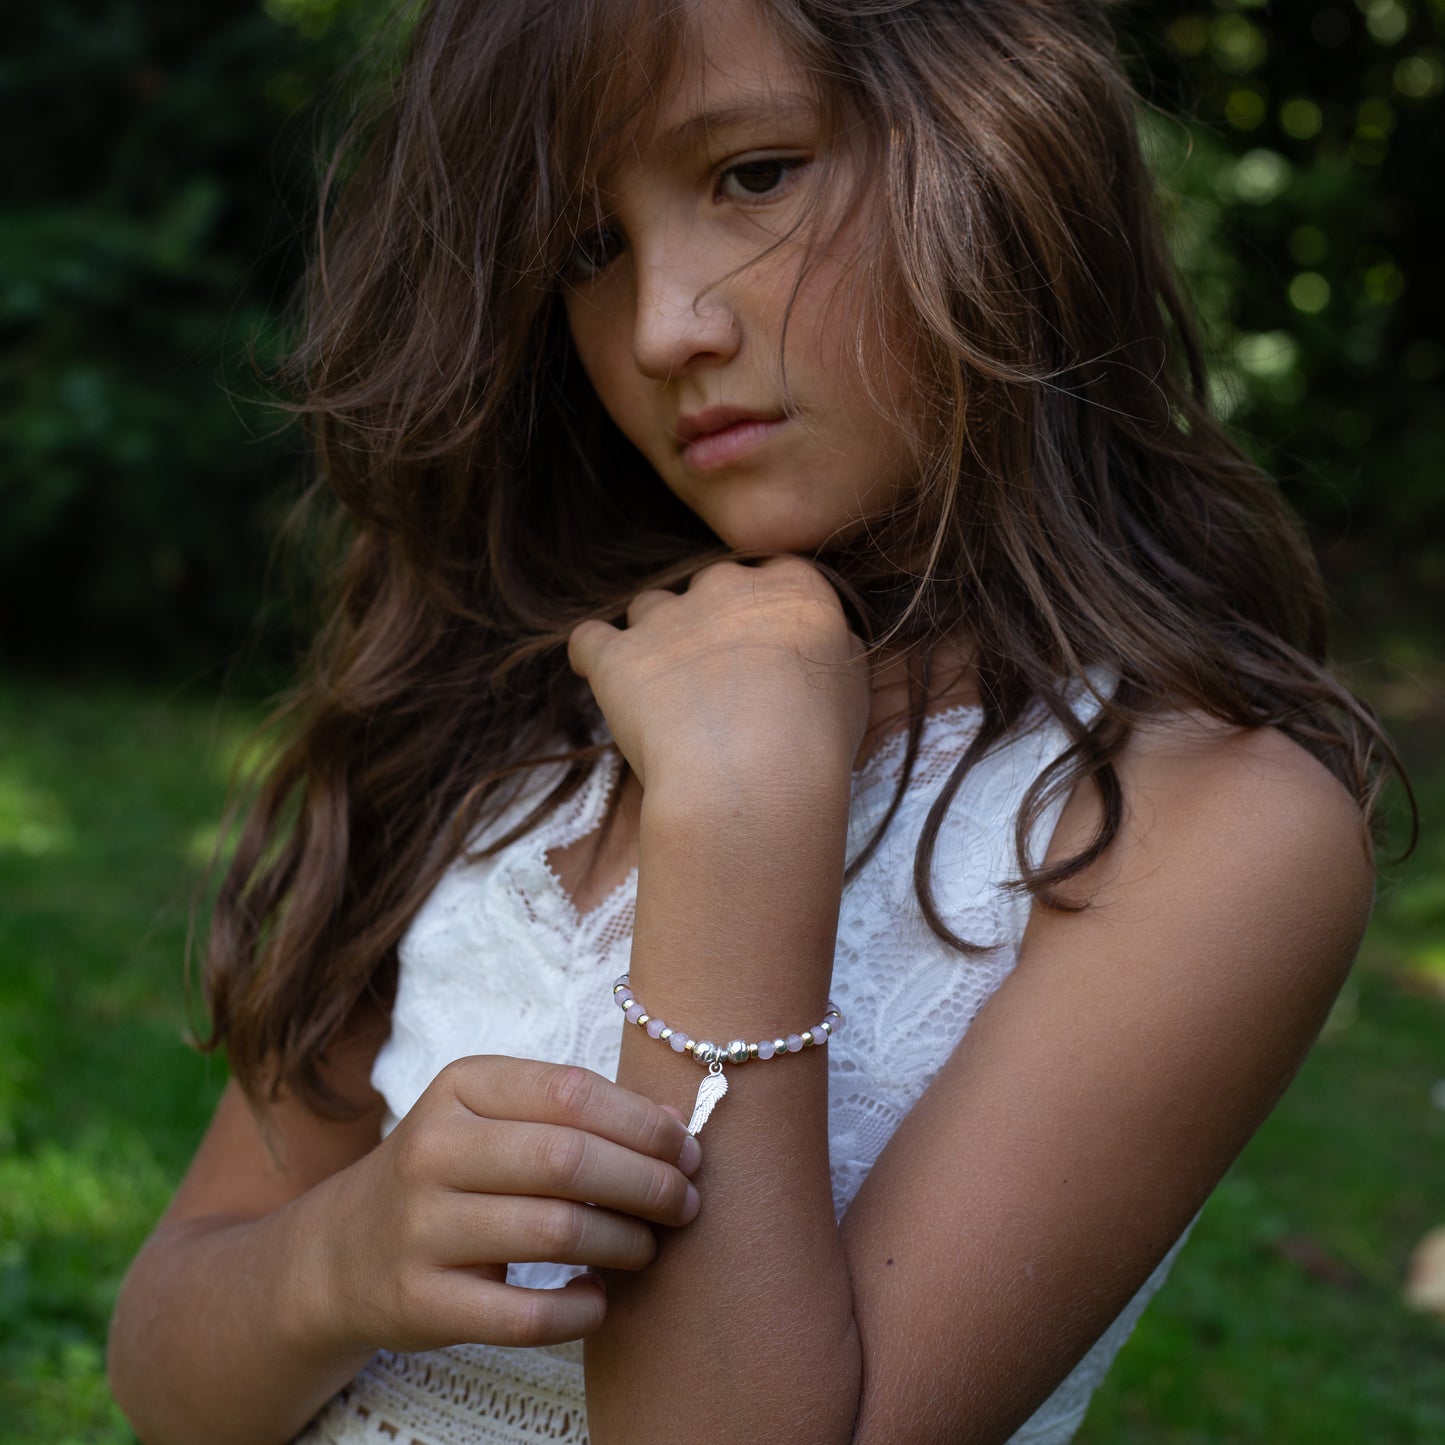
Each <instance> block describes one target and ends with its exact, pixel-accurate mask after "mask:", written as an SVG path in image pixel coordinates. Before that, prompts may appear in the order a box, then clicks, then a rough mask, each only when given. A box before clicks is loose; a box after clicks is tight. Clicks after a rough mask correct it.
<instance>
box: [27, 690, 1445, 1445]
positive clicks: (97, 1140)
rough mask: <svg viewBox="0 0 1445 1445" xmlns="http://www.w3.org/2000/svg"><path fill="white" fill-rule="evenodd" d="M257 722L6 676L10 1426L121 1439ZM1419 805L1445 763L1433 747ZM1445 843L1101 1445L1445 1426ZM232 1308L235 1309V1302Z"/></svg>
mask: <svg viewBox="0 0 1445 1445" xmlns="http://www.w3.org/2000/svg"><path fill="white" fill-rule="evenodd" d="M254 720H255V714H254V713H252V712H249V711H247V710H245V709H240V708H237V709H224V708H218V707H216V706H215V705H214V704H212V703H211V702H209V701H202V700H198V699H197V698H194V697H185V696H168V695H161V694H156V693H142V692H134V691H126V690H121V689H111V690H106V689H97V688H93V687H92V688H85V689H75V690H70V691H67V690H65V689H64V688H61V687H59V686H40V685H33V684H25V685H17V684H10V685H6V686H0V1441H4V1442H5V1445H82V1442H83V1445H122V1442H130V1441H131V1440H132V1438H133V1437H132V1436H131V1434H130V1432H129V1431H128V1429H127V1428H126V1426H125V1424H124V1422H123V1421H122V1419H121V1418H120V1415H119V1414H118V1412H117V1411H116V1410H115V1408H114V1406H113V1405H112V1404H111V1403H110V1401H109V1398H108V1396H107V1394H106V1389H105V1380H104V1366H103V1350H104V1338H105V1326H106V1320H107V1318H108V1316H109V1312H110V1308H111V1304H112V1302H113V1300H114V1297H115V1291H116V1289H117V1286H118V1284H119V1281H120V1277H121V1275H122V1273H123V1272H124V1269H125V1266H126V1264H127V1262H128V1260H129V1259H130V1257H131V1255H132V1254H133V1252H134V1251H135V1249H136V1247H137V1246H138V1245H139V1243H140V1241H141V1239H142V1238H143V1237H144V1235H145V1233H146V1231H147V1229H148V1228H149V1227H150V1225H151V1223H152V1222H153V1221H154V1219H155V1217H156V1216H157V1215H158V1214H159V1213H160V1211H161V1209H162V1208H163V1207H164V1205H165V1202H166V1200H167V1198H168V1197H169V1194H170V1191H171V1189H172V1188H173V1187H174V1184H175V1181H176V1180H177V1179H178V1178H179V1176H180V1173H181V1171H182V1170H183V1169H184V1167H185V1164H186V1161H187V1159H188V1158H189V1156H190V1153H191V1151H192V1149H193V1148H194V1146H195V1142H196V1140H197V1138H198V1137H199V1135H200V1132H201V1130H202V1128H203V1127H204V1123H205V1120H206V1118H207V1117H208V1115H209V1113H210V1110H211V1107H212V1105H213V1104H214V1101H215V1098H216V1095H217V1094H218V1093H219V1091H220V1087H221V1084H222V1081H223V1070H222V1068H221V1066H220V1065H219V1064H218V1063H217V1062H215V1061H214V1060H208V1059H205V1058H201V1057H200V1056H198V1055H196V1054H195V1053H193V1052H192V1051H191V1050H190V1049H188V1048H187V1046H186V1044H185V1041H184V1034H185V1029H186V1026H187V1016H186V1008H185V1001H184V993H183V988H182V980H181V958H182V955H183V952H184V947H185V937H186V928H187V920H188V914H189V908H190V902H191V896H192V893H193V890H194V888H195V886H196V881H197V877H198V869H197V859H198V858H203V857H204V856H205V855H206V852H207V851H208V848H209V840H210V838H211V837H212V836H213V829H214V825H215V820H216V817H217V815H218V812H219V808H220V803H221V799H222V796H223V793H224V788H225V778H226V774H227V770H228V768H229V766H230V760H231V758H232V757H233V756H234V755H235V750H236V748H237V747H238V745H239V743H240V741H241V739H242V738H243V737H244V735H245V732H246V730H247V729H248V727H249V726H250V725H251V723H252V722H253V721H254ZM1417 766H1418V770H1419V781H1420V782H1421V783H1422V784H1423V792H1424V803H1425V812H1426V817H1427V820H1428V819H1429V818H1431V817H1440V816H1441V815H1442V812H1445V760H1442V759H1434V760H1431V759H1427V758H1421V759H1418V760H1417ZM1442 880H1445V839H1442V838H1441V837H1440V836H1438V835H1435V834H1427V838H1426V843H1425V846H1424V847H1423V848H1422V850H1421V852H1420V853H1419V854H1418V855H1417V857H1416V858H1415V859H1414V860H1413V861H1412V862H1411V863H1410V864H1409V865H1407V866H1406V867H1405V868H1404V869H1402V870H1400V871H1399V872H1398V875H1397V876H1396V877H1395V879H1394V880H1393V881H1391V882H1390V883H1388V884H1387V885H1386V887H1385V889H1384V890H1383V899H1382V906H1381V908H1380V910H1379V914H1378V917H1377V919H1376V922H1375V924H1374V925H1373V927H1372V929H1371V933H1370V937H1369V939H1368V941H1367V944H1366V947H1365V950H1364V954H1363V956H1362V959H1361V963H1360V965H1359V967H1358V968H1357V970H1356V972H1355V975H1354V978H1353V980H1352V982H1351V984H1350V986H1349V989H1348V990H1347V992H1346V994H1345V996H1344V997H1343V999H1342V1001H1341V1004H1340V1006H1339V1007H1338V1008H1337V1009H1336V1011H1335V1015H1334V1018H1333V1019H1332V1021H1331V1025H1330V1027H1329V1029H1328V1030H1327V1031H1326V1035H1325V1037H1324V1038H1323V1039H1322V1040H1321V1042H1320V1044H1319V1046H1318V1047H1317V1048H1316V1050H1315V1052H1314V1054H1313V1055H1312V1056H1311V1058H1310V1060H1309V1062H1308V1063H1307V1065H1306V1066H1305V1069H1304V1070H1303V1072H1302V1073H1301V1075H1300V1077H1299V1079H1298V1080H1297V1082H1296V1084H1295V1086H1294V1088H1293V1089H1292V1090H1291V1091H1290V1093H1289V1095H1288V1096H1287V1097H1286V1099H1285V1100H1284V1102H1283V1103H1282V1105H1281V1106H1280V1108H1279V1109H1278V1110H1277V1111H1276V1113H1275V1114H1274V1116H1273V1117H1272V1118H1271V1119H1270V1121H1269V1123H1268V1124H1267V1125H1266V1126H1265V1128H1264V1129H1263V1130H1262V1131H1261V1133H1260V1134H1259V1136H1258V1137H1257V1138H1256V1139H1255V1141H1254V1142H1253V1143H1252V1144H1251V1145H1250V1147H1249V1148H1248V1150H1246V1152H1245V1154H1244V1155H1243V1157H1242V1158H1241V1159H1240V1161H1239V1163H1238V1165H1237V1166H1236V1168H1235V1169H1234V1170H1233V1172H1232V1173H1231V1174H1230V1175H1229V1177H1228V1178H1227V1179H1226V1180H1225V1182H1224V1184H1223V1185H1222V1186H1221V1187H1220V1189H1219V1190H1218V1191H1217V1193H1216V1194H1215V1196H1214V1197H1213V1199H1212V1200H1211V1201H1210V1203H1209V1205H1208V1206H1207V1207H1206V1209H1205V1212H1204V1215H1203V1217H1202V1219H1201V1220H1200V1222H1199V1224H1198V1226H1197V1227H1196V1229H1195V1232H1194V1237H1193V1239H1192V1240H1191V1242H1190V1244H1189V1245H1188V1247H1187V1248H1186V1250H1185V1252H1184V1254H1183V1255H1182V1256H1181V1258H1180V1261H1179V1263H1178V1266H1177V1267H1176V1269H1175V1271H1174V1275H1173V1278H1172V1279H1171V1280H1170V1282H1169V1284H1168V1286H1167V1287H1166V1288H1165V1289H1164V1291H1163V1293H1162V1294H1161V1295H1160V1296H1159V1298H1158V1299H1157V1300H1156V1301H1155V1302H1154V1304H1153V1305H1152V1306H1151V1307H1150V1310H1149V1312H1148V1313H1147V1314H1146V1315H1145V1318H1144V1321H1143V1323H1142V1324H1141V1325H1140V1327H1139V1329H1138V1330H1137V1331H1136V1333H1135V1335H1134V1338H1133V1339H1132V1340H1131V1341H1130V1343H1129V1345H1128V1346H1127V1347H1126V1349H1125V1351H1124V1353H1123V1355H1122V1356H1121V1358H1120V1361H1119V1363H1118V1365H1117V1366H1116V1368H1115V1372H1114V1374H1113V1375H1112V1376H1111V1378H1110V1380H1109V1382H1108V1383H1107V1384H1106V1385H1105V1387H1104V1389H1103V1390H1102V1391H1101V1392H1100V1394H1099V1396H1098V1398H1097V1400H1096V1401H1095V1404H1094V1407H1093V1409H1092V1410H1091V1412H1090V1416H1089V1420H1088V1423H1087V1424H1086V1426H1085V1428H1084V1432H1083V1434H1082V1436H1081V1437H1080V1438H1081V1441H1082V1442H1085V1445H1115V1442H1128V1445H1206V1442H1208V1445H1216V1442H1218V1445H1294V1442H1299V1445H1305V1442H1308V1445H1333V1442H1339V1445H1345V1442H1349V1445H1359V1442H1366V1441H1367V1442H1370V1445H1415V1442H1425V1441H1430V1440H1439V1439H1445V1324H1441V1323H1440V1322H1438V1321H1434V1320H1430V1319H1428V1318H1425V1317H1422V1316H1420V1315H1416V1314H1412V1313H1410V1312H1409V1311H1407V1310H1406V1309H1405V1308H1404V1306H1403V1305H1402V1303H1401V1302H1400V1283H1401V1279H1402V1275H1403V1270H1404V1264H1405V1260H1406V1257H1407V1255H1408V1252H1409V1250H1410V1248H1411V1246H1412V1245H1413V1244H1414V1243H1415V1241H1416V1240H1417V1239H1418V1238H1419V1236H1420V1235H1421V1234H1423V1233H1424V1232H1425V1230H1426V1229H1428V1228H1430V1227H1431V1226H1433V1225H1436V1224H1440V1223H1445V1111H1442V1110H1440V1109H1439V1108H1437V1107H1434V1106H1432V1104H1431V1102H1430V1089H1431V1086H1432V1084H1433V1083H1434V1082H1435V1081H1436V1080H1437V1079H1439V1078H1440V1077H1441V1076H1445V1049H1442V1047H1441V1041H1442V1039H1445V946H1442V939H1445V927H1442V924H1445V882H1442ZM217 1304H218V1307H223V1306H224V1301H223V1299H222V1298H220V1297H219V1296H218V1300H217Z"/></svg>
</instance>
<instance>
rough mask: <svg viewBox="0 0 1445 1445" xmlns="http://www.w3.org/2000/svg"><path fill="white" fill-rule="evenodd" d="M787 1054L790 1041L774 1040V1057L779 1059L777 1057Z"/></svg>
mask: <svg viewBox="0 0 1445 1445" xmlns="http://www.w3.org/2000/svg"><path fill="white" fill-rule="evenodd" d="M787 1052H788V1041H787V1039H774V1040H773V1057H774V1058H777V1056H778V1055H779V1054H785V1053H787Z"/></svg>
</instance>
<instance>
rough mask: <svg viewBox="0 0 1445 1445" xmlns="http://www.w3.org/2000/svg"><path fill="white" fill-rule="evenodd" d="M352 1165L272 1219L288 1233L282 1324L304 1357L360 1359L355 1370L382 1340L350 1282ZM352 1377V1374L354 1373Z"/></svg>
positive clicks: (280, 1297) (280, 1255) (281, 1251)
mask: <svg viewBox="0 0 1445 1445" xmlns="http://www.w3.org/2000/svg"><path fill="white" fill-rule="evenodd" d="M350 1172H351V1171H350V1170H349V1169H348V1170H343V1171H341V1173H339V1174H335V1175H332V1176H331V1177H330V1178H329V1179H326V1180H323V1181H322V1182H321V1183H320V1184H318V1185H316V1186H315V1187H313V1188H312V1189H311V1190H309V1191H308V1192H307V1193H306V1194H303V1195H302V1196H301V1197H300V1198H299V1199H296V1200H294V1201H293V1202H292V1203H291V1204H289V1205H287V1206H285V1207H284V1208H283V1209H281V1210H278V1211H277V1213H276V1214H275V1215H273V1216H272V1219H273V1220H274V1221H275V1222H276V1224H278V1225H279V1226H281V1227H282V1228H284V1230H285V1231H286V1235H287V1238H286V1239H285V1241H284V1243H282V1242H278V1243H281V1246H282V1247H279V1248H277V1249H276V1250H275V1252H274V1255H273V1257H274V1258H276V1259H278V1260H280V1261H282V1263H281V1266H280V1269H279V1278H278V1280H277V1290H276V1296H277V1297H276V1315H277V1318H276V1327H277V1332H278V1334H280V1335H281V1337H282V1338H283V1339H285V1340H286V1341H287V1343H288V1344H289V1345H290V1347H291V1348H292V1349H294V1350H296V1351H297V1352H298V1353H299V1354H301V1355H302V1356H304V1357H310V1358H312V1359H315V1360H317V1361H325V1362H326V1363H328V1364H336V1363H339V1362H343V1361H350V1362H354V1364H353V1367H352V1368H351V1370H350V1373H351V1374H354V1373H355V1371H356V1370H358V1369H360V1368H361V1366H362V1365H363V1364H365V1362H366V1361H367V1360H368V1359H370V1357H371V1356H372V1355H373V1354H374V1353H375V1352H376V1350H377V1348H378V1345H377V1343H376V1342H375V1341H374V1340H372V1339H370V1338H369V1336H368V1333H367V1331H366V1329H365V1326H364V1323H363V1320H362V1315H363V1311H362V1309H361V1302H360V1300H359V1299H358V1298H357V1295H356V1291H355V1290H354V1289H352V1288H350V1287H349V1286H348V1275H349V1272H348V1270H347V1268H346V1262H345V1253H346V1244H347V1240H348V1238H349V1236H350V1233H351V1231H350V1229H349V1228H348V1226H347V1223H346V1217H345V1215H346V1210H345V1201H344V1195H345V1193H346V1191H347V1187H348V1184H349V1182H350V1181H349V1179H348V1177H347V1176H348V1175H349V1174H350ZM348 1378H349V1375H348Z"/></svg>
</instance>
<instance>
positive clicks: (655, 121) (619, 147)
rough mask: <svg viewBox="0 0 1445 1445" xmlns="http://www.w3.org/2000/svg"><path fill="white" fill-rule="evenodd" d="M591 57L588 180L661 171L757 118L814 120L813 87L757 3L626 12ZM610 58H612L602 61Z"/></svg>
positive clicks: (689, 2)
mask: <svg viewBox="0 0 1445 1445" xmlns="http://www.w3.org/2000/svg"><path fill="white" fill-rule="evenodd" d="M598 39H599V40H600V41H601V42H602V43H600V44H597V45H595V46H594V47H591V49H592V54H591V56H590V57H588V59H589V61H590V66H591V77H590V78H591V79H592V81H593V82H594V83H593V84H592V85H584V86H583V87H582V90H584V91H591V92H592V94H591V95H590V96H589V97H588V98H587V100H586V101H584V102H583V104H584V105H585V106H586V107H587V109H588V110H589V111H590V114H591V127H590V133H589V134H588V135H587V136H586V139H585V159H584V160H583V163H582V168H583V171H584V174H585V175H586V176H587V178H588V179H589V181H590V182H591V183H592V184H599V183H600V184H603V185H605V184H606V182H607V180H608V178H609V177H610V176H611V175H614V174H615V173H616V172H618V171H619V170H625V169H628V168H630V167H632V166H636V165H644V166H649V167H651V166H658V165H665V164H666V163H667V162H668V161H669V160H670V159H671V158H673V157H674V156H676V155H677V154H679V153H680V152H681V151H683V150H685V149H687V148H689V147H692V146H696V145H697V144H699V143H702V142H706V141H707V140H708V138H709V137H710V136H713V135H718V136H721V135H722V134H723V133H724V132H725V131H727V130H728V129H730V128H733V127H736V126H738V125H740V124H743V123H745V122H747V121H748V120H750V119H753V118H755V117H759V116H764V117H769V118H786V119H794V118H799V119H801V118H804V117H814V116H816V115H817V112H818V95H817V91H816V88H815V87H814V86H813V85H811V84H810V83H809V80H808V77H807V75H806V73H805V72H804V69H803V67H802V66H801V64H800V63H799V62H798V60H797V59H795V57H794V56H793V54H792V53H791V51H790V50H789V48H788V46H787V45H786V44H785V42H784V40H783V38H782V36H781V35H780V34H779V33H778V30H777V28H776V26H775V24H774V23H773V21H772V20H771V18H770V17H769V16H768V14H767V13H766V11H765V10H764V8H763V6H762V5H761V4H759V3H758V0H686V3H682V4H676V3H674V4H668V5H663V6H652V5H648V4H646V3H642V4H639V5H636V6H634V7H632V10H631V13H630V14H629V15H627V16H626V17H625V20H624V23H623V24H621V25H618V26H616V27H615V28H614V29H613V32H612V34H611V35H609V36H605V37H603V36H599V37H598ZM608 52H610V54H609V53H608Z"/></svg>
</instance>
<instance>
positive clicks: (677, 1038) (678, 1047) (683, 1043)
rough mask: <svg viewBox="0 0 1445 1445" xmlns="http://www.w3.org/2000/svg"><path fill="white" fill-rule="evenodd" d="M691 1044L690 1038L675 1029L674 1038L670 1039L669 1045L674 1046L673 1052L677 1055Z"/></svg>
mask: <svg viewBox="0 0 1445 1445" xmlns="http://www.w3.org/2000/svg"><path fill="white" fill-rule="evenodd" d="M690 1042H691V1041H690V1040H689V1039H688V1036H687V1035H686V1034H685V1033H683V1031H682V1030H681V1029H673V1031H672V1037H671V1038H669V1039H668V1043H670V1044H671V1045H672V1051H673V1053H675V1054H680V1053H681V1052H682V1051H683V1050H684V1049H685V1048H686V1047H687V1046H688V1044H689V1043H690Z"/></svg>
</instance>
